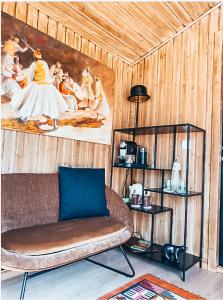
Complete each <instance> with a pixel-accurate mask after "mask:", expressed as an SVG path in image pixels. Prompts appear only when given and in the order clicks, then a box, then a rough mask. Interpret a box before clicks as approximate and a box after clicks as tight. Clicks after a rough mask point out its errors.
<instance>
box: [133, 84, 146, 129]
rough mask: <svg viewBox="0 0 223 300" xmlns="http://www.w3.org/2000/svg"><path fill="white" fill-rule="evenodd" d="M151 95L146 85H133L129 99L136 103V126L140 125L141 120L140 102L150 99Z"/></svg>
mask: <svg viewBox="0 0 223 300" xmlns="http://www.w3.org/2000/svg"><path fill="white" fill-rule="evenodd" d="M149 99H150V96H149V95H147V89H146V87H145V86H144V85H141V84H138V85H134V86H133V87H131V90H130V96H129V97H128V100H129V101H130V102H134V103H136V126H135V127H138V120H139V103H141V102H145V101H148V100H149Z"/></svg>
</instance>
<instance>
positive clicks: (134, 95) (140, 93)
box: [128, 84, 150, 102]
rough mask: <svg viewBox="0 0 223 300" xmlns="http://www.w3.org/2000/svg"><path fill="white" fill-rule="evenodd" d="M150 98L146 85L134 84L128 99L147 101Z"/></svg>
mask: <svg viewBox="0 0 223 300" xmlns="http://www.w3.org/2000/svg"><path fill="white" fill-rule="evenodd" d="M149 99H150V96H149V95H147V89H146V87H145V86H144V85H140V84H138V85H134V86H133V87H132V88H131V91H130V96H129V97H128V100H129V101H131V102H145V101H147V100H149Z"/></svg>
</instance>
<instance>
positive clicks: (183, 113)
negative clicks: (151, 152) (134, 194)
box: [131, 2, 223, 270]
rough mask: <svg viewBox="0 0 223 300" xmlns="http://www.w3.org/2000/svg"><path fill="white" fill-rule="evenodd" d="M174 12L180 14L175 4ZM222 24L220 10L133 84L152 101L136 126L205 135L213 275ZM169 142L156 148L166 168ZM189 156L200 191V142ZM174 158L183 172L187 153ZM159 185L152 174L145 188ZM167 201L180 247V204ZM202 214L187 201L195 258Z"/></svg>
mask: <svg viewBox="0 0 223 300" xmlns="http://www.w3.org/2000/svg"><path fill="white" fill-rule="evenodd" d="M193 5H195V4H193ZM197 5H198V3H197ZM174 6H176V9H179V5H178V4H174ZM181 6H183V7H185V8H186V9H187V10H188V11H189V12H190V16H191V17H192V18H193V19H194V18H196V17H197V11H196V10H195V11H194V10H193V9H192V6H191V3H186V2H183V3H181ZM185 17H188V15H187V16H185ZM222 18H223V14H222V6H221V7H219V8H216V9H215V10H214V11H212V12H211V13H210V14H208V15H207V16H206V17H204V18H203V19H201V20H200V21H199V22H197V23H195V24H194V25H192V26H191V27H190V28H188V29H187V30H185V31H184V32H182V33H181V34H179V35H178V36H177V37H175V38H174V39H172V40H170V41H169V42H168V43H166V44H165V45H164V46H162V47H161V48H159V49H158V50H157V51H155V52H153V53H152V54H151V55H149V56H148V57H147V58H145V59H144V60H143V61H141V62H140V63H138V64H137V65H134V67H133V81H132V83H134V84H137V83H138V84H139V83H142V82H144V84H145V85H146V86H147V89H148V94H149V95H150V96H151V100H150V101H148V102H145V103H142V104H140V120H139V124H140V126H144V125H162V124H168V123H172V124H173V123H192V124H195V125H197V126H199V127H202V128H205V129H206V135H207V140H206V172H205V203H204V241H203V257H204V262H205V264H204V265H205V266H206V267H207V268H208V269H211V270H216V267H217V265H218V222H219V220H218V219H219V200H220V193H219V188H220V148H221V130H222V115H221V114H222V94H221V88H222V87H221V84H222V83H221V80H222V38H223V29H222ZM131 125H134V124H133V123H132V124H131ZM180 138H182V137H179V141H180ZM184 138H185V136H184ZM170 142H171V140H170V139H169V140H168V136H167V137H166V139H165V140H163V142H162V141H161V142H160V143H161V147H162V150H160V151H158V154H159V155H160V161H161V163H162V164H163V163H165V162H166V163H168V162H170V160H169V159H170V157H169V156H168V149H171V148H170V147H171V144H170ZM144 143H145V139H144ZM150 143H151V142H150ZM148 147H149V144H148ZM191 153H192V155H191V157H192V158H191V161H190V164H191V167H192V169H191V171H190V187H191V188H196V189H199V188H200V186H201V180H200V179H201V178H200V179H199V177H198V176H197V174H198V172H200V171H201V162H202V161H201V156H199V155H198V153H201V154H202V144H201V139H200V138H198V137H197V139H193V140H192V145H191ZM164 154H165V156H164ZM177 155H178V157H179V159H180V161H181V164H182V166H183V168H184V167H185V165H184V161H185V151H183V150H182V149H181V146H180V147H178V149H177ZM163 158H164V161H163ZM157 181H158V179H157V177H156V175H155V174H152V175H151V176H149V177H148V178H147V180H146V184H147V185H151V186H154V184H155V183H156V182H157ZM165 199H166V200H165V205H167V206H172V207H173V208H174V229H173V242H174V243H175V244H182V243H183V239H182V238H183V220H184V214H183V211H184V202H183V200H182V199H180V198H175V199H174V198H173V197H168V198H166V197H165ZM156 201H158V199H157V198H156V197H155V195H154V202H156ZM200 209H201V205H200V198H198V197H197V198H194V199H192V198H191V199H190V200H189V215H188V245H189V249H188V251H189V252H195V253H196V254H198V253H199V226H200V217H199V216H200ZM135 219H136V229H137V230H139V231H141V232H143V233H144V234H145V236H146V237H148V238H150V235H149V230H148V228H150V226H149V227H148V224H149V220H148V216H147V215H146V214H144V215H142V214H141V215H139V214H138V216H137V217H135ZM164 219H165V218H164ZM164 221H168V217H166V219H165V220H162V218H161V217H159V218H158V220H157V224H156V229H155V230H156V232H155V235H156V238H157V241H158V242H160V243H162V242H165V241H166V240H167V234H168V230H166V229H165V230H163V227H160V226H161V225H163V226H165V225H164V224H165V223H162V222H164ZM165 231H166V232H165ZM163 232H164V233H165V234H164V233H163Z"/></svg>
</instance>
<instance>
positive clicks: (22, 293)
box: [20, 246, 135, 300]
mask: <svg viewBox="0 0 223 300" xmlns="http://www.w3.org/2000/svg"><path fill="white" fill-rule="evenodd" d="M119 248H120V250H121V252H122V254H123V256H124V258H125V260H126V262H127V264H128V266H129V268H130V270H131V273H130V274H129V273H126V272H122V271H120V270H117V269H115V268H112V267H109V266H106V265H104V264H101V263H99V262H97V261H94V260H92V259H90V258H85V260H87V261H89V262H91V263H93V264H96V265H98V266H101V267H103V268H106V269H108V270H110V271H113V272H116V273H118V274H121V275H124V276H126V277H134V276H135V270H134V269H133V266H132V264H131V262H130V260H129V259H128V256H127V255H126V253H125V251H124V249H123V248H122V246H119ZM61 267H64V265H63V266H59V267H56V268H53V269H48V270H44V271H40V272H36V273H33V274H29V273H28V272H25V274H24V277H23V282H22V289H21V293H20V300H24V295H25V290H26V283H27V280H28V279H31V278H33V277H36V276H39V275H41V274H44V273H47V272H50V271H53V270H55V269H59V268H61Z"/></svg>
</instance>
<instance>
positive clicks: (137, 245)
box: [130, 240, 151, 252]
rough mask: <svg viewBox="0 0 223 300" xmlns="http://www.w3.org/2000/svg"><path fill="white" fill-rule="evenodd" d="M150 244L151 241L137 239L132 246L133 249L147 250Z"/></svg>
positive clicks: (138, 250)
mask: <svg viewBox="0 0 223 300" xmlns="http://www.w3.org/2000/svg"><path fill="white" fill-rule="evenodd" d="M150 246H151V243H150V242H149V241H145V240H137V241H136V242H134V243H133V244H132V245H131V246H130V248H131V250H132V251H137V252H145V251H147V250H148V249H149V247H150Z"/></svg>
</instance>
